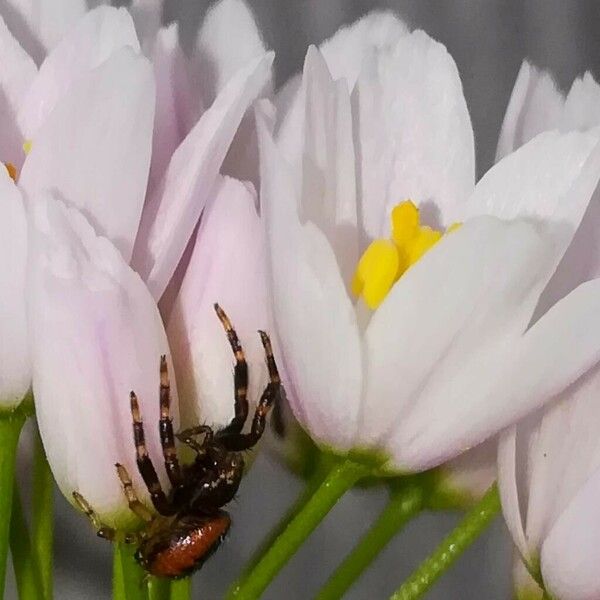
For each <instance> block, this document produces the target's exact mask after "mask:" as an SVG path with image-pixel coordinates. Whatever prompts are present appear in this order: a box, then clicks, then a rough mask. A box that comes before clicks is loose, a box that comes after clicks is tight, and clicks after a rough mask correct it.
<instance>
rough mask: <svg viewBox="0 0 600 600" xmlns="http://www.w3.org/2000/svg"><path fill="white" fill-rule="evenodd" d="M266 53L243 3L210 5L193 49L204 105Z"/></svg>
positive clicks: (226, 1) (232, 0)
mask: <svg viewBox="0 0 600 600" xmlns="http://www.w3.org/2000/svg"><path fill="white" fill-rule="evenodd" d="M232 36H233V37H234V38H235V43H232ZM266 50H267V48H266V46H265V43H264V42H263V40H262V38H261V35H260V32H259V31H258V28H257V26H256V21H255V20H254V16H253V15H252V11H251V10H250V8H249V6H248V5H247V4H246V3H245V2H244V1H243V0H220V1H219V2H217V3H215V4H214V5H213V6H211V8H210V9H209V11H208V12H207V13H206V16H205V17H204V21H203V22H202V26H201V27H200V30H199V31H198V37H197V39H196V46H195V49H194V52H195V61H196V69H197V71H198V77H199V82H198V83H199V91H200V93H201V94H202V96H203V98H204V102H205V105H206V106H210V104H212V102H213V101H214V99H215V98H216V97H217V95H218V94H219V92H220V91H221V90H222V89H223V88H224V87H225V85H226V84H227V82H228V81H229V80H230V79H231V78H232V77H233V76H234V75H235V74H236V73H237V72H238V71H239V70H240V69H242V68H243V67H245V66H246V65H247V64H248V63H249V62H251V61H255V60H256V59H257V58H259V57H261V56H263V55H264V53H265V52H266Z"/></svg>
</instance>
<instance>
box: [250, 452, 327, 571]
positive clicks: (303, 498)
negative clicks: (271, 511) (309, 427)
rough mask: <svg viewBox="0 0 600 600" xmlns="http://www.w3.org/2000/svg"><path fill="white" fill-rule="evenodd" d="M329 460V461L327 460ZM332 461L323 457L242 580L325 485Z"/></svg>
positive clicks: (256, 553)
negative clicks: (324, 481) (321, 486)
mask: <svg viewBox="0 0 600 600" xmlns="http://www.w3.org/2000/svg"><path fill="white" fill-rule="evenodd" d="M328 458H329V460H327V459H328ZM331 465H332V463H331V459H330V457H329V456H328V455H325V454H324V455H323V456H322V457H321V458H320V459H319V461H318V463H317V465H316V467H315V470H314V472H313V473H312V475H311V476H310V478H309V479H308V480H307V481H306V485H305V487H304V489H303V490H302V492H301V494H300V496H299V497H298V498H297V499H296V501H295V502H294V504H293V505H292V506H291V508H290V509H289V510H288V511H287V512H286V513H285V514H284V515H283V517H282V518H281V520H280V521H279V522H278V523H277V525H275V527H274V528H273V529H272V530H271V531H270V532H269V533H268V534H267V536H266V537H265V539H264V540H262V541H261V543H260V544H259V546H258V548H257V549H256V550H255V551H254V552H253V553H252V556H251V557H250V560H249V561H248V563H247V564H246V565H245V567H244V570H243V572H242V575H241V579H244V578H246V577H247V576H248V575H249V574H250V572H251V571H252V570H253V569H254V567H256V565H257V564H258V563H259V561H260V559H261V558H262V556H263V555H264V554H265V553H266V551H267V550H268V549H269V548H270V547H271V546H272V545H273V544H274V543H275V540H276V539H277V538H278V537H279V536H280V535H281V534H282V533H283V532H284V530H285V528H286V527H287V526H288V525H289V524H290V523H291V521H292V519H293V518H294V517H295V516H296V515H297V514H298V513H299V512H300V510H301V509H302V508H303V507H304V506H305V505H306V503H307V502H308V501H309V500H310V499H311V498H312V497H313V495H314V493H315V492H316V491H317V489H319V487H320V485H321V484H322V483H323V479H325V476H326V475H327V473H328V471H329V470H330V469H331Z"/></svg>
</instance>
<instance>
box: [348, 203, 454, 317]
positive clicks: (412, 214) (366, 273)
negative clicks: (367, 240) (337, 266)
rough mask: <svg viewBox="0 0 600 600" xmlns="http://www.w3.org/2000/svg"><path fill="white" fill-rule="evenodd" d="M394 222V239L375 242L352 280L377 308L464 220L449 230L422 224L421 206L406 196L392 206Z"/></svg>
mask: <svg viewBox="0 0 600 600" xmlns="http://www.w3.org/2000/svg"><path fill="white" fill-rule="evenodd" d="M391 225H392V235H391V239H377V240H374V241H373V242H371V244H370V245H369V247H368V248H367V249H366V250H365V252H364V254H363V255H362V257H361V259H360V260H359V262H358V266H357V268H356V272H355V274H354V279H353V281H352V291H353V293H354V294H355V295H357V296H362V298H363V300H364V302H365V304H366V305H367V306H368V307H369V308H371V309H373V310H374V309H375V308H377V307H378V306H379V305H380V304H381V303H382V302H383V300H384V298H385V297H386V296H387V294H388V292H389V291H390V289H391V288H392V286H393V285H394V283H395V282H396V281H397V280H398V279H399V278H400V277H401V276H402V275H403V274H404V273H405V272H406V271H407V270H408V269H409V268H410V267H411V266H412V265H414V264H415V263H416V262H417V261H418V260H419V259H420V258H421V257H422V256H423V255H424V254H425V253H426V252H428V251H429V250H430V249H431V248H432V247H433V246H435V244H437V242H439V240H440V239H441V238H442V237H443V236H444V235H445V234H448V233H451V232H453V231H456V229H458V228H459V227H460V225H461V224H460V223H454V224H452V225H450V227H448V229H447V230H446V231H445V233H444V232H442V231H437V230H435V229H432V228H431V227H428V226H427V225H421V224H420V216H419V209H418V208H417V207H416V206H415V205H414V203H413V202H411V201H410V200H405V201H404V202H401V203H400V204H398V205H397V206H395V207H394V209H393V210H392V215H391Z"/></svg>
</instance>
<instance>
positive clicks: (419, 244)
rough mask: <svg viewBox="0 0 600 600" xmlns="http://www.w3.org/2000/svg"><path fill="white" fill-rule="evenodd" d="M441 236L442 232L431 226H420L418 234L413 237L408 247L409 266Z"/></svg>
mask: <svg viewBox="0 0 600 600" xmlns="http://www.w3.org/2000/svg"><path fill="white" fill-rule="evenodd" d="M441 238H442V232H441V231H436V230H435V229H431V227H421V228H420V229H419V234H418V235H417V237H416V238H415V239H414V241H413V243H412V244H411V245H410V248H409V249H408V262H409V266H412V265H414V264H415V263H416V262H417V261H418V260H419V259H420V258H421V257H422V256H423V254H425V252H427V251H428V250H430V249H431V248H432V247H433V246H434V245H435V244H437V242H439V241H440V239H441Z"/></svg>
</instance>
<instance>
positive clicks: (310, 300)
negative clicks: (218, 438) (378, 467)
mask: <svg viewBox="0 0 600 600" xmlns="http://www.w3.org/2000/svg"><path fill="white" fill-rule="evenodd" d="M356 39H360V40H362V42H361V44H354V50H353V51H352V52H350V50H347V49H348V48H352V47H353V42H354V40H356ZM290 85H292V86H295V87H297V92H296V95H295V96H294V97H293V98H292V100H291V101H289V100H288V102H286V103H282V104H283V107H284V108H283V110H286V111H287V112H286V117H285V120H284V121H283V123H282V124H281V125H280V126H279V128H278V134H277V137H278V143H277V144H275V143H274V142H273V140H272V138H271V134H270V132H269V126H268V124H267V123H264V122H263V124H262V127H261V130H260V131H261V150H262V162H263V164H262V172H261V185H262V188H261V189H262V191H261V197H262V201H263V209H264V212H265V214H266V218H267V234H268V241H269V257H270V263H271V277H272V291H273V297H274V316H275V321H276V326H277V332H278V334H279V337H280V342H281V346H282V350H283V358H284V361H285V365H286V368H287V371H288V374H289V376H290V379H291V385H290V390H289V392H290V396H291V403H292V408H293V410H294V413H295V415H296V417H297V418H298V420H299V421H300V423H301V424H302V425H303V426H304V427H305V428H306V429H307V430H308V431H309V432H310V434H311V435H312V436H313V437H314V438H315V439H316V440H317V441H319V442H320V443H321V444H323V445H325V446H329V447H331V448H333V449H335V450H337V451H342V452H343V451H350V450H352V449H356V448H360V449H365V448H367V449H371V450H375V451H380V452H383V453H385V455H386V456H387V457H388V458H389V462H388V466H390V467H391V468H393V469H394V470H400V471H415V470H423V469H427V468H431V467H434V466H436V465H439V464H440V463H442V462H444V461H447V460H449V459H450V458H452V457H454V456H456V455H458V454H459V453H461V452H463V451H465V450H467V449H468V448H470V447H472V446H474V445H476V444H478V443H481V442H482V441H484V440H485V439H486V438H488V437H489V436H491V435H493V434H495V433H496V432H498V431H499V430H501V429H502V428H504V427H506V426H507V425H509V424H511V423H514V422H516V421H517V420H518V419H520V418H522V417H523V416H524V415H526V414H527V413H528V412H530V411H531V410H533V409H535V408H537V407H539V406H541V405H542V404H543V403H544V402H546V401H548V400H549V399H550V398H552V397H553V396H554V395H555V394H556V393H558V392H559V391H561V390H563V389H564V388H565V387H566V386H568V385H569V384H570V383H572V382H573V381H575V380H576V379H577V378H578V377H579V376H581V375H582V374H583V373H584V372H585V371H587V370H588V369H589V368H590V367H592V366H593V365H594V364H595V363H596V362H597V361H598V359H599V358H600V342H599V340H600V338H599V337H598V326H599V325H600V322H598V319H597V315H596V312H597V311H596V309H595V305H596V303H597V302H598V300H599V296H598V294H599V293H600V284H599V283H598V282H593V283H591V284H588V285H586V286H582V287H580V288H579V289H578V290H576V291H575V292H574V293H573V294H571V295H569V296H568V297H567V298H566V299H565V300H564V301H562V302H561V303H560V304H558V305H557V306H556V307H555V308H554V309H553V310H551V311H549V312H548V314H546V315H545V316H544V317H543V318H542V319H541V320H540V321H539V322H538V323H536V324H535V325H534V326H533V327H531V328H529V329H528V325H529V322H530V319H531V316H532V314H533V311H534V309H535V307H536V304H537V302H538V299H539V296H540V294H541V292H542V290H543V289H544V287H545V285H546V283H547V282H548V280H549V279H550V277H551V275H552V273H553V272H554V269H555V268H556V265H557V264H558V262H559V261H560V259H561V257H562V255H563V254H564V252H565V250H566V248H567V246H568V245H569V243H570V241H571V238H572V236H573V234H574V232H575V230H576V228H577V226H578V224H579V222H580V220H581V218H582V216H583V213H584V212H585V210H586V207H587V204H588V201H589V198H590V196H591V194H592V192H593V190H594V189H595V187H596V184H597V181H598V178H599V176H600V147H599V145H598V137H597V135H595V134H591V133H569V134H565V135H561V134H559V133H548V134H544V135H541V136H539V137H537V138H536V139H534V140H532V141H531V142H530V143H529V144H527V145H526V146H524V147H523V148H521V149H520V150H519V151H517V152H515V153H514V154H512V155H510V156H508V157H507V158H506V159H504V160H502V161H501V162H500V163H498V164H497V165H496V166H495V167H493V168H492V169H491V170H490V171H489V172H488V173H487V174H486V176H485V177H484V178H483V179H482V180H481V181H480V182H479V183H478V184H477V185H476V186H475V187H474V160H473V156H474V150H473V134H472V130H471V125H470V121H469V117H468V112H467V108H466V105H465V101H464V98H463V95H462V89H461V85H460V80H459V77H458V72H457V70H456V67H455V65H454V63H453V61H452V59H451V58H450V56H449V55H448V54H447V52H446V51H445V49H444V48H443V46H441V45H440V44H437V43H436V42H434V41H433V40H431V39H430V38H429V37H428V36H427V35H426V34H424V33H423V32H420V31H417V32H414V33H412V34H408V33H406V31H405V29H404V28H403V27H402V26H401V25H400V24H399V23H398V22H397V21H396V20H395V19H394V18H393V17H390V16H388V15H377V14H375V15H370V16H368V17H366V18H365V19H363V20H362V21H361V22H359V23H358V24H357V25H355V26H354V27H352V28H350V29H347V30H344V31H343V32H342V33H341V34H339V37H337V38H334V40H332V41H331V42H330V43H329V44H327V45H326V46H324V47H323V49H322V52H320V51H318V50H317V49H315V48H311V49H310V50H309V52H308V54H307V58H306V63H305V67H304V73H303V77H302V81H301V83H300V84H298V83H296V84H290ZM292 89H293V88H292ZM406 198H410V199H411V200H413V201H414V202H415V203H416V204H417V205H419V206H420V208H421V210H420V215H419V216H420V217H421V218H422V219H424V220H425V221H426V222H428V223H429V224H431V225H433V226H434V227H435V229H439V228H440V227H448V226H450V225H451V224H452V223H454V222H456V221H460V222H464V225H462V227H460V228H458V230H457V231H453V232H452V233H450V234H447V235H444V236H443V238H442V239H441V240H440V241H438V242H437V243H435V245H434V246H433V248H431V249H430V250H429V251H428V252H427V253H426V254H425V255H424V256H423V257H422V258H420V260H416V259H415V260H414V261H412V260H411V263H414V264H412V266H410V263H409V266H410V268H408V270H407V271H406V273H405V274H403V275H402V276H401V277H400V278H399V279H398V280H397V282H395V283H394V277H392V278H391V279H389V273H390V269H389V264H386V263H385V261H383V262H382V261H380V260H379V259H380V258H381V256H382V255H384V253H387V254H385V258H386V260H387V258H389V261H390V263H392V262H393V253H388V250H387V249H389V248H390V244H391V242H389V241H384V240H382V242H381V248H383V249H382V250H381V254H379V255H378V254H377V252H379V249H378V248H377V252H375V253H374V254H375V256H373V254H370V255H369V258H368V260H367V261H366V263H367V264H364V263H363V264H362V265H361V266H360V268H359V272H358V274H359V283H360V284H361V285H363V286H365V287H363V293H365V290H366V286H367V285H371V287H372V288H373V289H375V291H376V292H377V293H378V294H379V295H380V297H379V298H376V300H378V301H380V300H381V296H382V294H381V291H382V290H383V292H384V294H383V296H385V291H387V289H389V288H390V287H391V289H389V293H388V294H387V296H385V299H383V301H382V302H381V305H380V306H379V307H378V308H377V309H376V310H374V311H370V310H368V309H367V308H366V307H365V306H364V304H363V303H362V301H357V300H356V298H355V297H354V296H353V294H352V293H351V291H350V287H351V284H352V273H353V271H354V269H355V268H356V265H357V264H358V262H359V257H360V256H361V253H362V250H363V249H364V248H365V247H366V246H367V244H368V242H369V241H370V240H372V239H374V238H388V237H389V235H390V233H389V230H390V226H389V217H390V212H391V210H392V208H393V207H394V206H395V205H397V204H398V203H399V202H401V201H402V200H404V199H406ZM405 208H406V206H405ZM402 211H404V208H402V209H400V212H402ZM415 212H416V211H414V209H410V210H408V213H410V214H409V215H408V216H406V215H404V216H402V219H404V217H405V216H406V219H407V220H402V219H400V221H399V222H398V223H396V222H395V223H394V227H398V228H400V230H402V227H408V225H409V224H410V223H409V217H410V219H412V218H413V217H414V214H415ZM411 215H412V216H411ZM411 227H413V229H412V230H411V235H413V233H414V234H415V236H416V234H418V237H415V238H414V239H413V238H411V240H413V241H414V242H415V246H410V247H406V251H407V252H413V251H415V250H417V249H419V248H417V247H416V241H417V240H419V243H420V240H421V239H422V238H421V233H423V238H429V237H431V238H435V239H433V240H432V242H435V241H436V240H437V239H438V238H439V237H440V234H436V233H435V231H431V230H428V229H425V230H423V227H421V226H420V225H419V224H418V223H417V224H416V225H415V224H414V223H413V224H412V225H411ZM396 233H397V231H396V230H394V235H396ZM425 241H427V239H426V240H425ZM411 243H412V241H411ZM428 245H429V246H430V245H431V244H429V243H428ZM386 248H387V249H386ZM424 249H426V248H424ZM403 251H404V249H403ZM411 256H412V255H411ZM372 259H373V260H372ZM394 260H397V259H394ZM361 262H362V261H361ZM369 262H370V264H368V263H369ZM394 273H395V271H394ZM378 277H381V279H378ZM369 278H370V279H369ZM373 282H375V284H373ZM384 284H385V285H384ZM359 287H360V286H359ZM372 300H373V298H367V303H369V304H371V305H376V304H377V302H372ZM558 340H560V344H559V343H557V341H558Z"/></svg>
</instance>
